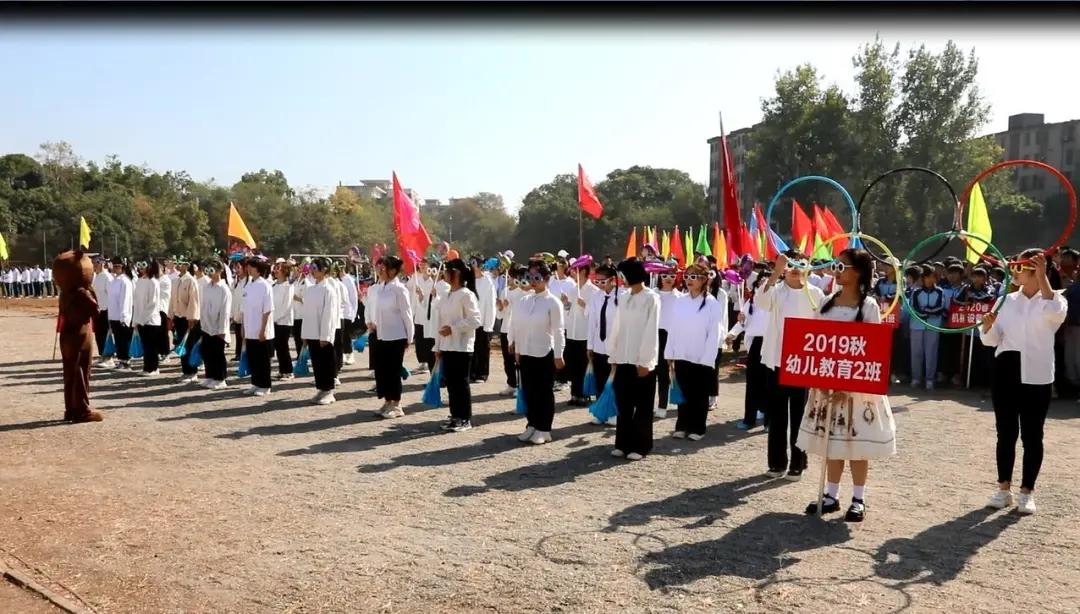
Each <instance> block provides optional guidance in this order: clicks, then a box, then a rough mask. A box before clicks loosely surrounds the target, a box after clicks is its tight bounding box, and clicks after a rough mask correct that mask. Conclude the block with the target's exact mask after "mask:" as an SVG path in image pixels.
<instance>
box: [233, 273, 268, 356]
mask: <svg viewBox="0 0 1080 614" xmlns="http://www.w3.org/2000/svg"><path fill="white" fill-rule="evenodd" d="M240 313H241V317H242V318H243V323H244V339H258V338H259V332H260V328H261V325H262V318H263V316H264V315H265V314H270V317H269V318H267V319H266V327H265V328H261V332H262V334H263V335H264V336H265V338H266V341H270V340H271V339H273V338H274V296H273V292H272V291H271V290H270V283H269V282H267V281H266V278H265V277H260V278H258V279H256V280H254V281H249V282H248V284H247V286H245V287H244V299H243V305H241V306H240Z"/></svg>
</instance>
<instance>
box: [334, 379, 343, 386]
mask: <svg viewBox="0 0 1080 614" xmlns="http://www.w3.org/2000/svg"><path fill="white" fill-rule="evenodd" d="M340 385H341V379H340V378H337V377H335V378H334V386H340Z"/></svg>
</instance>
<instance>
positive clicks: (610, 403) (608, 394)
mask: <svg viewBox="0 0 1080 614" xmlns="http://www.w3.org/2000/svg"><path fill="white" fill-rule="evenodd" d="M589 413H590V414H592V415H593V417H594V418H596V419H597V420H598V421H600V422H607V421H608V420H611V419H612V418H614V417H615V416H617V415H619V407H618V405H616V404H615V388H613V387H612V385H611V381H610V380H609V381H608V383H607V385H606V386H604V394H601V395H600V398H599V399H596V402H595V403H593V404H592V405H590V406H589Z"/></svg>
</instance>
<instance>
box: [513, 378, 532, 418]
mask: <svg viewBox="0 0 1080 614" xmlns="http://www.w3.org/2000/svg"><path fill="white" fill-rule="evenodd" d="M516 396H517V405H515V406H514V413H516V414H517V415H519V416H524V415H525V414H527V413H528V412H529V408H528V407H527V406H526V405H525V389H524V387H523V386H522V385H521V379H520V376H519V379H518V387H517V394H516Z"/></svg>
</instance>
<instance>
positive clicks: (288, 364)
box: [271, 262, 295, 380]
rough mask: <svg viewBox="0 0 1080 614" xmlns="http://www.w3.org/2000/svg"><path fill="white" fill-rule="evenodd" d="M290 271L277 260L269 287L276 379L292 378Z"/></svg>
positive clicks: (291, 295) (292, 313) (287, 265)
mask: <svg viewBox="0 0 1080 614" xmlns="http://www.w3.org/2000/svg"><path fill="white" fill-rule="evenodd" d="M290 273H291V271H290V269H289V264H288V263H286V262H279V263H277V264H276V265H275V270H274V278H275V279H274V285H273V287H272V288H271V291H272V293H273V299H274V353H275V354H276V355H277V363H278V379H281V380H291V379H293V360H292V355H291V354H290V353H289V341H290V338H291V337H292V330H293V325H294V322H293V315H294V311H293V294H294V293H295V291H294V289H293V285H292V284H291V283H289V275H290Z"/></svg>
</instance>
